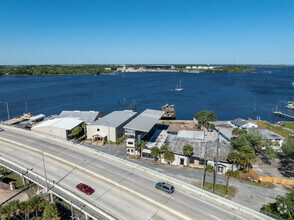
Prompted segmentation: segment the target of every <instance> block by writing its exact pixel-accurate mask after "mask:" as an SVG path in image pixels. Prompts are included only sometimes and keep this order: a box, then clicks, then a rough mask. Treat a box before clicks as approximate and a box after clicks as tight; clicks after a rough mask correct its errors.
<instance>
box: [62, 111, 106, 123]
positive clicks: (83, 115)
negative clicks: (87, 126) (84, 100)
mask: <svg viewBox="0 0 294 220" xmlns="http://www.w3.org/2000/svg"><path fill="white" fill-rule="evenodd" d="M99 113H100V112H95V111H77V110H75V111H62V112H61V113H60V114H59V116H58V118H67V117H71V118H77V119H80V120H82V121H83V122H85V123H92V122H93V121H95V120H97V119H98V117H99ZM100 114H101V113H100Z"/></svg>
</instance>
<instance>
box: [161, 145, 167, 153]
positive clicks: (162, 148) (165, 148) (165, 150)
mask: <svg viewBox="0 0 294 220" xmlns="http://www.w3.org/2000/svg"><path fill="white" fill-rule="evenodd" d="M167 151H168V147H167V146H166V145H162V146H161V147H160V153H162V154H164V153H166V152H167Z"/></svg>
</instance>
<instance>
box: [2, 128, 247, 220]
mask: <svg viewBox="0 0 294 220" xmlns="http://www.w3.org/2000/svg"><path fill="white" fill-rule="evenodd" d="M0 137H3V138H7V139H10V140H13V141H16V142H19V143H22V144H25V145H28V146H30V147H34V148H36V149H42V150H44V152H48V153H51V154H54V155H55V156H58V157H61V158H63V159H65V160H67V161H71V162H73V163H76V164H78V165H82V166H83V167H85V168H86V169H88V170H91V171H94V172H96V173H98V174H101V175H103V176H105V177H107V178H109V179H112V180H114V181H116V182H119V183H120V184H123V185H124V186H127V187H129V188H131V189H133V190H135V191H137V192H139V193H141V194H144V195H146V196H148V197H150V198H152V199H153V200H156V201H159V202H160V203H162V204H165V205H167V206H169V207H170V208H172V209H174V210H176V211H178V212H181V213H184V214H185V215H186V216H188V217H190V218H191V219H205V220H206V219H212V220H218V219H228V220H229V219H246V217H243V218H242V217H239V216H235V214H234V213H233V212H232V211H231V210H225V209H223V208H220V207H217V206H216V205H212V204H210V203H208V202H206V201H203V200H201V199H199V198H197V196H195V195H192V194H190V193H188V192H185V191H182V190H177V189H176V192H175V193H174V194H172V195H168V194H165V193H164V192H161V191H158V190H156V189H155V188H154V186H155V184H156V182H158V181H161V180H160V179H157V178H154V177H152V176H147V175H141V174H140V173H135V172H133V171H132V170H131V169H130V168H128V167H124V166H123V165H122V164H114V163H111V162H109V161H106V160H105V159H104V158H98V156H97V155H93V154H90V153H89V152H88V151H83V150H81V149H77V148H72V147H69V146H68V145H63V144H61V143H60V142H56V141H52V140H50V139H41V138H39V137H37V136H34V135H28V134H26V133H15V132H14V131H10V130H8V129H5V131H3V132H0ZM0 146H1V147H0V154H1V156H2V157H5V158H7V159H9V160H11V161H14V162H17V163H19V164H21V165H23V166H25V167H27V168H34V170H37V171H38V172H42V170H43V169H42V163H41V162H42V160H41V159H42V157H41V155H40V154H38V153H35V152H32V151H29V150H27V149H24V148H20V147H19V146H15V145H11V144H8V143H5V142H0ZM46 168H47V173H48V176H49V178H51V179H52V180H55V182H58V184H60V185H62V186H64V187H66V188H68V189H70V190H71V191H73V192H75V193H76V194H78V195H80V196H81V197H82V198H85V199H87V200H88V201H90V202H92V203H93V204H95V205H97V206H98V207H101V208H103V209H105V210H106V211H108V212H110V213H112V214H114V215H115V216H117V217H118V218H121V219H161V218H162V219H171V218H173V217H172V216H171V215H170V214H169V213H166V212H165V211H162V210H160V209H159V208H157V207H155V206H153V205H151V204H149V203H147V202H146V201H143V200H141V199H138V198H136V197H134V196H133V195H130V194H129V193H127V192H125V191H123V190H121V189H118V188H115V187H113V186H111V185H109V184H108V183H106V182H104V181H102V180H100V179H98V178H97V177H94V176H92V175H89V174H87V173H84V172H82V171H79V170H76V169H74V167H69V166H67V165H65V164H63V163H60V162H59V161H55V160H52V159H50V158H47V157H46ZM80 182H84V183H86V184H88V185H90V186H92V187H93V188H94V189H95V193H94V194H92V195H91V196H85V195H84V194H82V193H80V192H77V191H76V189H75V186H76V185H77V184H78V183H80Z"/></svg>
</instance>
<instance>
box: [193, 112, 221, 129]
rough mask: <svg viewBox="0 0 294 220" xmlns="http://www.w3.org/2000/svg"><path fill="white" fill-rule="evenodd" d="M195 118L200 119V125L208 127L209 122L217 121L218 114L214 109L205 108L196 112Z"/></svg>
mask: <svg viewBox="0 0 294 220" xmlns="http://www.w3.org/2000/svg"><path fill="white" fill-rule="evenodd" d="M195 118H197V120H198V126H200V127H201V125H203V126H204V127H206V128H208V122H209V121H216V119H217V116H216V114H215V113H214V112H213V111H207V110H204V111H200V112H198V113H196V114H195Z"/></svg>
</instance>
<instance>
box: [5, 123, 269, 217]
mask: <svg viewBox="0 0 294 220" xmlns="http://www.w3.org/2000/svg"><path fill="white" fill-rule="evenodd" d="M5 127H7V128H8V129H11V130H15V131H17V132H19V131H20V130H21V131H22V132H25V133H28V134H29V135H32V134H34V135H35V133H34V132H31V131H27V130H24V131H23V129H20V128H15V127H10V126H5ZM37 135H38V136H40V137H42V138H44V137H45V138H47V139H49V140H52V141H56V142H59V143H62V144H65V143H66V144H67V145H68V146H71V147H76V148H80V149H83V150H86V151H88V152H91V153H96V154H98V155H99V156H102V157H104V158H107V159H109V160H112V161H116V162H118V163H120V164H123V165H127V166H128V167H130V168H132V169H133V170H138V171H140V172H141V173H142V172H143V173H146V174H149V175H151V176H154V177H157V178H159V179H161V180H164V181H167V182H170V183H172V184H173V185H175V186H176V187H179V188H181V189H183V190H186V191H189V192H191V193H193V194H194V195H195V194H196V195H197V196H199V197H201V198H202V199H203V200H205V201H208V202H210V203H211V204H214V205H216V206H217V207H219V208H224V209H225V210H228V209H229V210H234V211H235V213H238V214H239V215H241V216H242V215H245V216H246V217H250V219H256V220H257V219H258V220H260V219H265V220H270V219H272V218H270V217H269V216H266V215H264V214H262V213H260V212H257V211H255V210H253V209H250V208H247V207H245V206H243V205H240V204H238V203H235V202H233V201H231V200H228V199H225V198H222V197H220V196H217V195H215V194H213V193H210V192H207V191H205V190H202V189H200V188H198V187H196V186H193V185H191V184H188V183H185V182H182V181H180V180H178V179H176V178H173V177H170V176H168V175H165V174H162V173H159V172H157V171H154V170H151V169H149V168H146V167H143V166H141V165H139V164H135V163H132V162H130V161H127V160H124V159H121V158H118V157H115V156H112V155H110V154H106V153H104V152H101V151H98V150H95V149H92V148H89V147H86V146H83V145H79V144H73V143H71V142H69V141H61V140H58V139H54V138H51V137H48V136H44V135H40V134H37ZM8 141H10V140H8ZM34 149H35V148H34ZM35 150H36V149H35ZM84 169H85V168H84ZM87 171H89V170H88V169H87Z"/></svg>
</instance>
